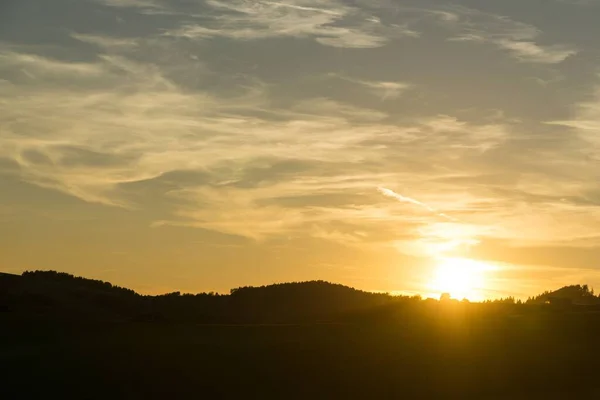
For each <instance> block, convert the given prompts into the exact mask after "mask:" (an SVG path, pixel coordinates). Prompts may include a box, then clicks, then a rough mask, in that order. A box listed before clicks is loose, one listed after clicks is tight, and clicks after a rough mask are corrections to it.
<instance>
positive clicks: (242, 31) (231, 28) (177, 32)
mask: <svg viewBox="0 0 600 400" xmlns="http://www.w3.org/2000/svg"><path fill="white" fill-rule="evenodd" d="M206 4H207V5H208V6H210V7H211V8H212V9H213V13H211V14H208V15H203V20H205V21H206V22H202V23H189V24H185V25H183V26H182V27H180V28H177V29H173V30H169V31H168V32H167V33H166V35H169V36H175V37H185V38H191V39H204V38H210V37H227V38H231V39H237V40H256V39H264V38H270V37H296V38H312V39H314V40H315V41H317V42H318V43H321V44H323V45H325V46H332V47H348V48H372V47H381V46H383V45H385V44H386V43H387V42H389V41H390V40H392V39H394V38H401V37H415V36H418V34H417V33H416V32H415V31H413V30H411V29H409V28H407V27H406V26H402V25H398V24H389V25H385V24H383V23H382V22H381V21H380V20H379V19H377V18H373V17H372V16H371V15H369V14H366V13H365V12H364V11H363V10H361V9H359V8H356V7H352V6H349V5H347V4H346V3H344V2H342V1H337V0H328V1H326V2H318V1H312V0H310V1H307V0H305V1H285V2H271V1H255V2H246V1H240V0H232V1H227V2H224V1H219V0H210V1H207V3H206Z"/></svg>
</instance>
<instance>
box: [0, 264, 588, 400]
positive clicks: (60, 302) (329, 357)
mask: <svg viewBox="0 0 600 400" xmlns="http://www.w3.org/2000/svg"><path fill="white" fill-rule="evenodd" d="M599 300H600V299H599V298H598V296H596V295H595V294H594V292H593V290H592V289H590V288H589V287H587V286H585V285H583V286H582V285H575V286H566V287H564V288H561V289H559V290H556V291H553V292H546V293H542V294H541V295H539V296H535V297H531V298H530V299H528V300H527V301H526V302H520V301H518V300H515V299H513V298H505V299H499V300H496V301H488V302H484V303H470V302H468V301H457V300H452V299H449V298H448V297H447V296H445V297H444V299H443V301H437V300H432V299H427V300H422V299H421V298H420V297H407V296H391V295H389V294H377V293H369V292H363V291H359V290H355V289H352V288H349V287H346V286H342V285H336V284H331V283H327V282H322V281H313V282H303V283H285V284H277V285H269V286H263V287H243V288H237V289H233V290H231V292H230V293H229V294H226V295H222V294H215V293H201V294H195V295H191V294H181V293H178V292H175V293H170V294H165V295H160V296H143V295H139V294H137V293H135V292H134V291H132V290H129V289H126V288H121V287H118V286H114V285H112V284H110V283H106V282H102V281H97V280H90V279H85V278H79V277H74V276H72V275H69V274H64V273H57V272H40V271H36V272H26V273H24V274H22V275H20V276H19V275H10V274H0V327H1V329H0V377H2V378H1V379H0V398H2V399H4V398H6V399H16V398H82V399H103V400H104V399H120V398H127V399H165V398H208V399H221V398H227V399H229V398H251V399H254V398H256V399H259V398H260V399H264V398H272V399H338V398H339V399H572V398H576V397H584V396H585V397H586V398H590V399H595V398H600V381H599V380H598V376H597V375H598V374H597V365H598V358H599V356H600V340H598V338H600V301H599Z"/></svg>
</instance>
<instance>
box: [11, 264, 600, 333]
mask: <svg viewBox="0 0 600 400" xmlns="http://www.w3.org/2000/svg"><path fill="white" fill-rule="evenodd" d="M436 304H444V305H446V306H447V305H448V304H456V305H460V306H461V307H463V308H464V307H467V305H468V304H469V303H468V302H467V301H461V302H459V301H457V300H451V299H450V297H449V295H447V294H446V295H443V296H442V301H441V302H438V301H437V300H432V299H427V300H422V299H421V298H420V297H419V296H414V297H408V296H392V295H389V294H383V293H371V292H365V291H361V290H356V289H353V288H350V287H347V286H343V285H339V284H333V283H329V282H324V281H311V282H299V283H282V284H274V285H268V286H261V287H240V288H235V289H232V290H231V291H230V293H229V294H218V293H212V292H211V293H199V294H181V293H180V292H173V293H167V294H164V295H158V296H144V295H140V294H138V293H136V292H134V291H133V290H131V289H127V288H123V287H119V286H115V285H112V284H111V283H108V282H103V281H99V280H92V279H87V278H83V277H76V276H73V275H70V274H66V273H61V272H55V271H33V272H29V271H28V272H24V273H23V274H22V275H20V276H19V275H9V274H0V312H2V313H3V314H4V315H11V316H14V317H22V318H47V319H50V320H75V321H153V322H194V323H205V324H206V323H208V324H211V323H214V324H222V323H302V322H335V321H346V320H352V319H357V318H384V317H390V316H393V315H397V314H398V313H406V312H411V310H412V311H414V310H417V309H421V310H422V309H423V307H431V306H435V305H436ZM545 304H550V305H551V306H560V307H562V308H564V307H575V306H596V305H600V298H599V297H597V296H596V295H595V294H594V292H593V289H590V288H589V287H588V286H587V285H574V286H566V287H564V288H562V289H559V290H557V291H554V292H544V293H542V294H540V295H539V296H535V297H531V298H529V299H528V300H527V301H526V302H524V303H522V302H521V301H520V300H515V299H514V298H512V297H508V298H505V299H499V300H494V301H488V302H485V303H481V304H478V305H477V306H475V305H473V306H471V307H470V309H473V310H474V309H475V308H478V309H481V307H487V308H486V310H487V311H486V312H489V311H492V310H498V309H499V308H498V307H500V309H502V310H504V311H507V312H516V311H517V310H518V307H519V306H540V305H545ZM515 307H517V308H515Z"/></svg>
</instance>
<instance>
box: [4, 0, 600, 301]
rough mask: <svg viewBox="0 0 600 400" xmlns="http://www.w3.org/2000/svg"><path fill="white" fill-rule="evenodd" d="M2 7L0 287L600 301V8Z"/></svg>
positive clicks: (489, 4) (116, 1)
mask: <svg viewBox="0 0 600 400" xmlns="http://www.w3.org/2000/svg"><path fill="white" fill-rule="evenodd" d="M530 3H531V2H524V1H522V0H505V1H502V2H493V1H484V2H474V1H468V0H459V1H457V2H449V1H441V0H429V1H422V0H419V1H416V0H415V1H412V0H409V1H402V2H399V1H392V0H375V1H368V2H367V1H358V2H356V1H353V2H350V1H345V0H320V1H317V0H283V1H279V2H272V1H259V0H256V1H242V0H227V1H221V0H193V1H185V2H183V1H174V0H173V1H168V0H81V1H77V2H74V1H72V0H57V1H52V2H49V1H46V0H31V1H27V2H21V1H9V2H8V3H6V2H5V3H3V4H2V5H0V239H1V240H0V269H1V270H3V271H7V272H20V271H22V270H25V269H56V270H61V271H67V272H72V273H75V274H79V275H85V276H89V277H94V278H99V279H105V280H110V281H112V282H114V283H117V284H120V285H124V286H129V287H132V288H134V289H137V290H139V291H142V292H147V293H156V292H163V291H168V290H181V291H191V292H198V291H210V290H216V291H227V290H228V289H229V288H231V287H236V286H241V285H254V284H267V283H272V282H281V281H295V280H308V279H325V280H330V281H335V282H339V283H343V284H347V285H351V286H354V287H357V288H360V289H365V290H378V291H379V290H382V291H394V292H405V293H422V294H432V295H435V296H437V295H439V293H440V292H443V291H449V292H451V293H452V292H456V293H453V294H454V295H455V296H456V297H469V298H473V299H485V298H492V297H499V296H509V295H510V296H515V297H521V298H522V297H527V296H528V295H531V294H535V293H536V292H539V291H541V290H545V289H553V288H556V287H560V286H563V285H566V284H574V283H588V284H590V285H592V286H594V285H596V286H598V284H600V271H599V270H598V268H600V265H599V264H598V260H600V234H599V231H600V184H599V182H600V76H599V75H598V74H599V72H600V57H599V56H600V52H599V50H600V48H599V45H598V43H597V40H595V38H597V37H600V24H598V23H597V21H598V19H599V18H600V2H598V1H595V0H589V1H578V0H572V1H571V0H551V1H548V2H546V3H547V4H546V3H545V4H544V6H543V7H541V6H540V5H539V4H533V3H531V4H530Z"/></svg>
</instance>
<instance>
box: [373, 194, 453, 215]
mask: <svg viewBox="0 0 600 400" xmlns="http://www.w3.org/2000/svg"><path fill="white" fill-rule="evenodd" d="M377 190H378V191H379V193H381V194H383V195H384V196H387V197H391V198H393V199H396V200H398V201H400V202H403V203H411V204H415V205H417V206H419V207H423V208H424V209H426V210H428V211H431V212H432V213H435V214H436V215H438V216H440V217H442V218H446V219H448V220H450V221H456V218H452V217H450V216H448V215H446V214H444V213H441V212H439V211H438V210H436V209H435V208H433V207H431V206H429V205H427V204H425V203H421V202H420V201H419V200H415V199H413V198H410V197H406V196H402V195H401V194H398V193H396V192H394V191H393V190H391V189H387V188H384V187H378V188H377Z"/></svg>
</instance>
